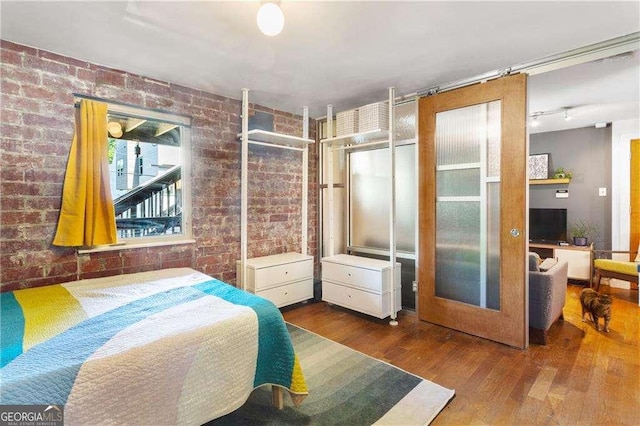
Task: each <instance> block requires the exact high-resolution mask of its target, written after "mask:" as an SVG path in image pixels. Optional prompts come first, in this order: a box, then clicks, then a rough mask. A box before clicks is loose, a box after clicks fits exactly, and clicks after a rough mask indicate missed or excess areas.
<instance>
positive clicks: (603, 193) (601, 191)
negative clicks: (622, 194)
mask: <svg viewBox="0 0 640 426" xmlns="http://www.w3.org/2000/svg"><path fill="white" fill-rule="evenodd" d="M598 196H600V197H606V196H607V188H598Z"/></svg>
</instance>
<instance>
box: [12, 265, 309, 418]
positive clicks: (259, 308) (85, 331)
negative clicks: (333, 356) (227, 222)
mask: <svg viewBox="0 0 640 426" xmlns="http://www.w3.org/2000/svg"><path fill="white" fill-rule="evenodd" d="M0 296H1V298H2V299H1V302H2V308H1V309H2V310H1V318H0V319H1V321H0V340H1V343H2V357H1V360H0V361H1V366H2V368H1V369H0V383H1V384H2V386H1V387H0V404H2V405H13V404H20V405H22V404H29V405H30V404H38V405H42V404H46V405H48V404H52V405H58V406H62V405H64V418H65V424H98V423H101V424H157V425H160V424H172V425H173V424H193V425H199V424H203V423H206V422H208V421H210V420H212V419H215V418H218V417H220V416H223V415H225V414H228V413H230V412H232V411H234V410H235V409H237V408H239V407H240V406H241V405H242V404H243V403H244V402H245V401H246V400H247V398H248V397H249V394H250V393H251V392H252V391H253V389H255V388H257V387H259V386H262V385H269V384H271V385H273V388H274V389H275V390H276V391H274V400H277V399H280V401H278V403H279V404H281V403H282V392H281V389H287V390H288V391H289V393H290V395H291V396H292V399H293V400H294V402H295V403H296V404H298V403H300V402H301V400H302V399H303V398H304V396H305V395H306V394H307V388H306V384H305V381H304V377H303V375H302V371H301V369H300V366H299V363H298V360H297V357H296V356H295V353H294V351H293V346H292V345H291V340H290V337H289V334H288V332H287V329H286V326H285V323H284V321H283V319H282V315H281V314H280V312H279V311H278V309H277V308H276V307H275V306H274V305H273V304H272V303H271V302H269V301H267V300H265V299H262V298H260V297H257V296H254V295H251V294H249V293H246V292H243V291H241V290H239V289H236V288H235V287H232V286H230V285H228V284H225V283H223V282H222V281H219V280H216V279H214V278H211V277H209V276H207V275H205V274H202V273H200V272H198V271H195V270H193V269H189V268H175V269H165V270H160V271H152V272H142V273H135V274H127V275H119V276H115V277H105V278H97V279H89V280H80V281H74V282H69V283H64V284H58V285H51V286H46V287H39V288H34V289H24V290H17V291H14V292H7V293H1V294H0Z"/></svg>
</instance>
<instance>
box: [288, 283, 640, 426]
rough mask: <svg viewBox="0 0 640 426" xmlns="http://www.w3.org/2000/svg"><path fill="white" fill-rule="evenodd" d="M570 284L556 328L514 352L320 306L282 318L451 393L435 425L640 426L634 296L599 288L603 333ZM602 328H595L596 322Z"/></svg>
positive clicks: (406, 321) (408, 320)
mask: <svg viewBox="0 0 640 426" xmlns="http://www.w3.org/2000/svg"><path fill="white" fill-rule="evenodd" d="M582 288H583V287H582V286H579V285H574V284H569V285H568V288H567V302H566V305H565V308H564V317H565V320H564V321H559V322H557V323H556V324H554V325H553V326H552V327H551V330H550V332H549V340H550V343H549V344H548V345H547V346H539V345H530V346H529V348H528V349H527V350H524V351H523V350H519V349H514V348H510V347H508V346H504V345H501V344H499V343H494V342H490V341H487V340H483V339H480V338H478V337H474V336H470V335H467V334H464V333H460V332H457V331H454V330H450V329H447V328H444V327H440V326H437V325H433V324H429V323H426V322H423V321H419V320H418V319H417V317H416V315H415V314H414V313H412V312H404V311H403V312H401V313H400V315H399V322H400V325H399V326H397V327H391V326H390V325H389V324H388V321H386V320H378V319H375V318H372V317H369V316H366V315H361V314H358V313H355V312H352V311H349V310H346V309H343V308H340V307H337V306H330V305H328V304H326V303H324V302H318V303H308V304H301V305H295V306H291V307H288V308H285V309H283V315H284V318H285V320H286V321H288V322H290V323H292V324H295V325H298V326H300V327H303V328H305V329H307V330H310V331H312V332H315V333H317V334H319V335H321V336H324V337H326V338H328V339H331V340H334V341H336V342H339V343H342V344H344V345H346V346H349V347H351V348H353V349H356V350H358V351H360V352H363V353H365V354H368V355H370V356H373V357H375V358H378V359H381V360H384V361H386V362H389V363H390V364H393V365H396V366H397V367H400V368H402V369H404V370H406V371H409V372H411V373H414V374H416V375H418V376H421V377H424V378H426V379H429V380H431V381H433V382H436V383H438V384H440V385H442V386H445V387H448V388H452V389H455V391H456V396H455V398H454V399H453V400H452V401H451V402H450V403H449V405H448V406H447V407H446V408H445V409H444V410H443V411H442V412H441V413H440V415H439V416H438V417H437V418H436V419H435V421H434V422H433V424H434V425H450V424H456V425H457V424H491V425H494V424H507V425H512V424H518V425H521V424H553V425H555V424H562V425H574V424H585V425H587V424H588V425H609V424H611V425H638V424H640V347H639V339H640V333H639V323H640V308H639V307H638V302H637V297H638V293H637V292H636V291H631V292H630V291H629V290H622V289H616V288H611V289H610V288H609V287H608V286H602V287H601V291H602V292H605V293H610V294H611V295H612V296H613V297H614V304H613V315H612V320H611V332H609V333H603V332H598V331H596V330H595V328H594V327H593V324H592V323H583V322H582V321H581V311H580V301H579V293H580V291H581V290H582ZM601 321H602V320H601Z"/></svg>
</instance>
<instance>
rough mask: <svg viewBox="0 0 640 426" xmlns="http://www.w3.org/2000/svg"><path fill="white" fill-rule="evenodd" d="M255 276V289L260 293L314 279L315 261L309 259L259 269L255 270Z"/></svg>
mask: <svg viewBox="0 0 640 426" xmlns="http://www.w3.org/2000/svg"><path fill="white" fill-rule="evenodd" d="M254 274H255V275H254V280H255V281H254V282H255V289H256V291H260V290H264V289H267V288H270V287H274V286H277V285H280V284H284V283H288V282H292V281H300V280H303V279H308V278H310V279H313V261H312V259H309V260H304V261H300V262H292V263H285V264H282V265H274V266H269V267H266V268H259V269H255V271H254Z"/></svg>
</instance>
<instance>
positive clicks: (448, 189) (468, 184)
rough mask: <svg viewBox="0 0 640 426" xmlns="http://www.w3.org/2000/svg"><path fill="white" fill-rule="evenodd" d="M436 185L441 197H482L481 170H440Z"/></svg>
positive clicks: (437, 174) (437, 173)
mask: <svg viewBox="0 0 640 426" xmlns="http://www.w3.org/2000/svg"><path fill="white" fill-rule="evenodd" d="M436 183H437V185H438V189H437V191H438V196H439V197H464V196H480V169H479V168H473V169H461V170H440V171H437V172H436Z"/></svg>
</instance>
